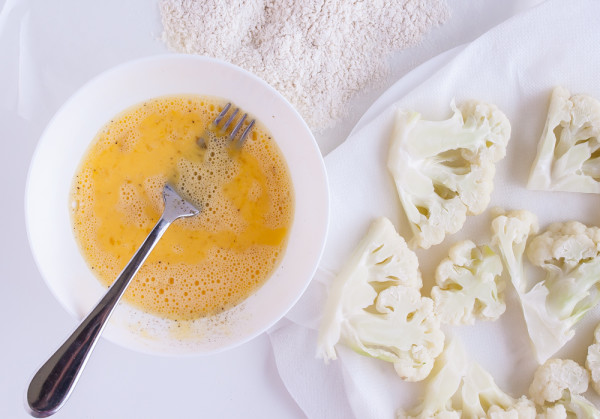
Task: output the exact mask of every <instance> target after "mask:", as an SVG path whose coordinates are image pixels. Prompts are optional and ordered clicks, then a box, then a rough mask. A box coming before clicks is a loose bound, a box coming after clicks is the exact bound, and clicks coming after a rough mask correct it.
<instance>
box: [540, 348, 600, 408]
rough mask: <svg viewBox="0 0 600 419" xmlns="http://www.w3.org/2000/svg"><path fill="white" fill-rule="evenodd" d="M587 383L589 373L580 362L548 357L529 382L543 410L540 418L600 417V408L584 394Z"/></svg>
mask: <svg viewBox="0 0 600 419" xmlns="http://www.w3.org/2000/svg"><path fill="white" fill-rule="evenodd" d="M588 384H589V373H588V371H587V370H586V369H585V368H583V367H582V366H581V365H579V364H578V363H577V362H575V361H572V360H570V359H549V360H547V361H546V362H545V363H544V364H543V365H540V366H539V367H538V369H537V370H536V372H535V374H534V376H533V381H532V382H531V385H530V386H529V396H530V397H531V399H532V400H533V401H534V402H535V403H536V404H537V405H538V406H539V407H540V409H541V410H542V411H543V412H544V413H542V414H541V415H540V416H538V419H540V418H552V419H554V418H557V419H562V418H567V417H569V418H571V417H573V418H577V419H590V418H596V419H597V418H600V411H599V410H598V409H597V408H596V407H595V406H594V405H593V404H592V403H591V402H590V401H589V400H587V399H586V398H585V397H583V396H582V395H581V394H582V393H584V392H586V391H587V389H588ZM559 406H562V408H561V407H559Z"/></svg>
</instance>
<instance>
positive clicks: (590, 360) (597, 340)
mask: <svg viewBox="0 0 600 419" xmlns="http://www.w3.org/2000/svg"><path fill="white" fill-rule="evenodd" d="M585 367H586V368H587V369H588V371H589V372H590V378H591V381H592V387H593V389H594V390H595V391H596V393H598V394H600V324H599V325H598V326H596V330H594V342H593V343H592V344H591V345H590V346H589V347H588V352H587V357H586V359H585Z"/></svg>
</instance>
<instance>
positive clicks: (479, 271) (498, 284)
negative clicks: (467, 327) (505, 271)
mask: <svg viewBox="0 0 600 419" xmlns="http://www.w3.org/2000/svg"><path fill="white" fill-rule="evenodd" d="M501 274H502V260H501V259H500V256H498V255H497V254H496V253H494V252H493V251H492V249H490V247H489V246H476V245H475V243H473V242H472V241H470V240H465V241H461V242H458V243H456V244H454V245H453V246H452V247H451V248H450V251H449V255H448V257H447V258H446V259H444V260H443V261H442V262H441V263H440V264H439V265H438V267H437V270H436V272H435V277H436V284H437V285H436V286H434V287H433V288H432V290H431V297H432V298H433V301H434V302H435V305H436V311H437V313H438V315H439V317H440V321H441V322H442V323H451V324H472V323H473V322H474V321H475V319H476V318H478V319H482V320H495V319H497V318H498V317H500V315H502V313H504V311H505V310H506V304H505V303H504V297H503V291H504V282H502V281H501V280H500V275H501Z"/></svg>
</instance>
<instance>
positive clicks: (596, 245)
mask: <svg viewBox="0 0 600 419" xmlns="http://www.w3.org/2000/svg"><path fill="white" fill-rule="evenodd" d="M527 256H528V258H529V260H530V261H531V263H533V265H535V266H538V267H541V268H543V269H544V270H545V272H546V277H545V279H544V280H543V281H541V282H538V283H536V284H535V285H534V286H533V287H531V289H529V290H527V291H526V292H520V295H519V297H520V299H521V305H522V307H523V314H524V316H525V322H526V323H527V329H528V331H529V336H530V338H531V341H532V342H533V345H534V347H535V350H536V354H537V357H538V361H539V362H540V363H543V362H545V361H546V360H547V359H548V358H549V357H551V356H552V355H553V354H554V353H556V351H558V350H559V349H560V348H562V346H563V345H564V344H565V343H567V342H568V341H569V340H570V339H571V338H572V337H573V336H574V335H575V331H574V330H573V326H575V324H577V322H579V321H580V320H581V318H582V317H583V316H584V315H585V314H586V313H587V312H588V311H589V310H590V309H591V308H593V307H594V306H595V305H596V303H597V302H598V301H599V300H600V292H599V291H600V229H599V228H598V227H587V226H585V225H584V224H582V223H580V222H577V221H569V222H566V223H555V224H551V225H550V226H549V227H548V229H547V230H546V231H545V232H544V233H543V234H540V235H538V236H536V237H535V238H533V240H531V242H530V243H529V245H528V247H527Z"/></svg>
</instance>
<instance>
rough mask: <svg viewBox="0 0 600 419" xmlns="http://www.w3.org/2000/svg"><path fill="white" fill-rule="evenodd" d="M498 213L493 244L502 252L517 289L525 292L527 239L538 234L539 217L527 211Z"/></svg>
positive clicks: (494, 222) (500, 211)
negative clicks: (524, 268)
mask: <svg viewBox="0 0 600 419" xmlns="http://www.w3.org/2000/svg"><path fill="white" fill-rule="evenodd" d="M496 211H497V212H499V214H498V216H496V217H495V218H494V219H493V220H492V235H493V243H494V245H496V246H497V247H498V250H499V251H500V255H501V256H502V260H503V261H504V264H505V265H506V269H507V270H508V273H509V275H510V279H511V281H512V283H513V285H514V287H515V289H516V290H517V292H524V290H525V288H526V281H525V275H524V274H523V255H524V254H525V245H526V244H527V239H528V238H529V236H530V235H531V234H535V233H537V232H538V229H539V227H538V219H537V216H536V215H535V214H533V213H532V212H529V211H527V210H513V211H508V212H506V213H504V212H503V211H502V210H500V209H496Z"/></svg>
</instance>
